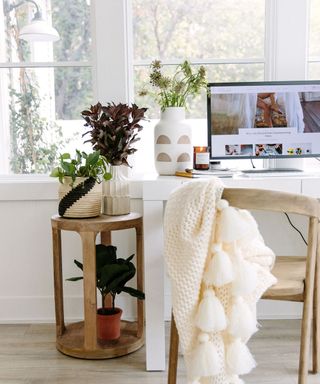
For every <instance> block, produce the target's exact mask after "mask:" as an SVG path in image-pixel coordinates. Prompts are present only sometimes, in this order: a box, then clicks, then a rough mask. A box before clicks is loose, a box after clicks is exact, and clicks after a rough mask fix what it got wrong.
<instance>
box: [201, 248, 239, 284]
mask: <svg viewBox="0 0 320 384" xmlns="http://www.w3.org/2000/svg"><path fill="white" fill-rule="evenodd" d="M212 252H213V253H214V255H213V257H212V258H211V260H210V262H209V265H208V267H207V269H206V271H205V273H204V275H203V281H204V282H205V283H206V284H207V285H214V286H215V287H222V286H223V285H225V284H228V283H230V282H231V281H232V280H233V278H234V274H233V267H232V263H231V260H230V257H229V255H228V254H227V253H226V252H224V251H223V249H222V246H221V244H214V245H213V246H212Z"/></svg>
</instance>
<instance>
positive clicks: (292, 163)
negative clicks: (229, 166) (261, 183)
mask: <svg viewBox="0 0 320 384" xmlns="http://www.w3.org/2000/svg"><path fill="white" fill-rule="evenodd" d="M303 171H304V159H301V158H294V159H291V158H288V159H263V168H262V169H257V168H253V169H245V170H242V171H241V172H242V173H246V174H259V173H263V174H268V173H286V172H303Z"/></svg>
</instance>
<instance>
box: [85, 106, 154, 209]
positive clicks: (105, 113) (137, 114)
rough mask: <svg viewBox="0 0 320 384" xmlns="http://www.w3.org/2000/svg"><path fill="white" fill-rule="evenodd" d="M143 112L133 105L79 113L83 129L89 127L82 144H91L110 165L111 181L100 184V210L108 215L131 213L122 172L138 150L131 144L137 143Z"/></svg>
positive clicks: (142, 109) (100, 107)
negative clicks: (83, 123) (83, 125)
mask: <svg viewBox="0 0 320 384" xmlns="http://www.w3.org/2000/svg"><path fill="white" fill-rule="evenodd" d="M146 110H147V108H139V107H138V106H137V105H135V104H132V105H131V106H129V105H127V104H122V103H119V104H115V103H108V104H107V105H102V104H101V103H97V104H95V105H92V106H91V107H90V108H89V109H87V110H84V111H82V112H81V115H82V117H83V118H84V119H85V121H86V123H85V127H88V128H89V130H88V131H87V132H85V133H84V134H83V136H85V135H88V134H89V135H90V136H91V137H90V139H88V140H87V141H85V142H90V143H91V144H92V147H93V149H94V150H99V151H100V153H101V154H102V155H103V156H104V157H105V158H106V159H107V161H108V162H109V164H110V173H111V174H112V180H110V181H109V182H107V183H104V185H103V189H104V193H103V194H104V199H103V200H104V209H103V211H104V213H106V214H107V215H123V214H127V213H129V212H130V196H129V183H128V180H127V179H126V178H125V176H124V175H123V171H122V169H123V166H129V163H128V156H129V155H131V154H133V153H135V152H136V151H137V149H136V148H134V147H133V146H132V145H133V144H134V143H136V142H137V141H138V140H140V138H139V137H137V135H138V133H139V132H140V131H141V130H142V128H143V127H142V125H141V124H140V121H141V120H144V114H145V112H146Z"/></svg>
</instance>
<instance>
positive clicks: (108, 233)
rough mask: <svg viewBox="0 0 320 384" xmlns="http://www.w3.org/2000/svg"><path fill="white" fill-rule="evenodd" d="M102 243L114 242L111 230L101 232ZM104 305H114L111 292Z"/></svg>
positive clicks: (109, 243)
mask: <svg viewBox="0 0 320 384" xmlns="http://www.w3.org/2000/svg"><path fill="white" fill-rule="evenodd" d="M101 244H103V245H111V244H112V237H111V231H105V232H101ZM104 305H105V307H107V308H108V307H112V296H111V295H110V293H108V294H107V295H106V297H105V299H104Z"/></svg>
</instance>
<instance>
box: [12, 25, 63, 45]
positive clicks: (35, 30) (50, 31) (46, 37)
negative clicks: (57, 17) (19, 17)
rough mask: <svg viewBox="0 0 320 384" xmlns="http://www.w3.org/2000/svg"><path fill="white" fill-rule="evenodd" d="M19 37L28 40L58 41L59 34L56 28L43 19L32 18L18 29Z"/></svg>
mask: <svg viewBox="0 0 320 384" xmlns="http://www.w3.org/2000/svg"><path fill="white" fill-rule="evenodd" d="M19 38H20V39H23V40H26V41H29V42H34V41H58V40H59V39H60V36H59V33H58V32H57V30H56V29H55V28H53V27H51V25H48V24H47V23H46V22H45V21H44V20H32V21H31V23H30V24H27V25H25V26H24V27H22V28H21V29H20V33H19Z"/></svg>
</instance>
